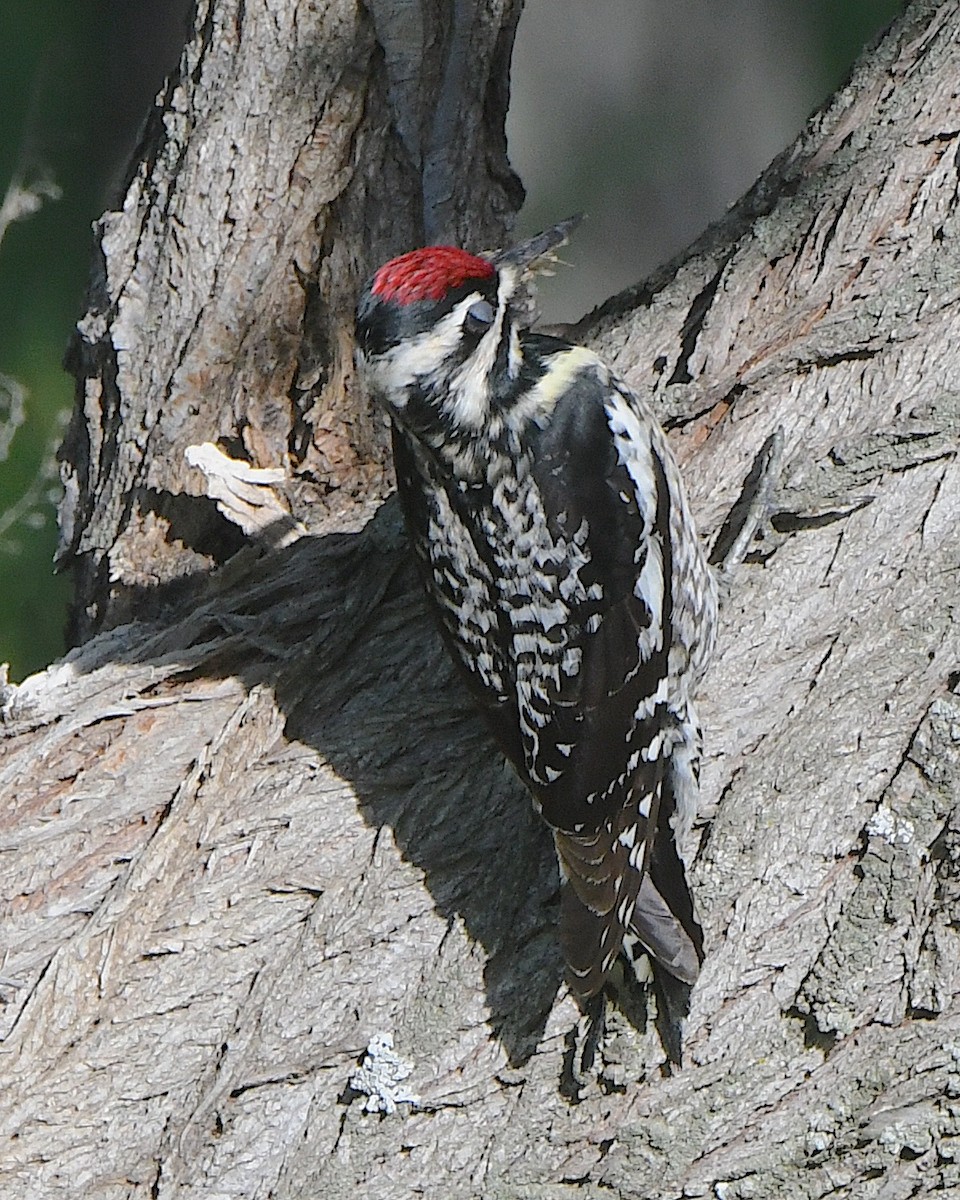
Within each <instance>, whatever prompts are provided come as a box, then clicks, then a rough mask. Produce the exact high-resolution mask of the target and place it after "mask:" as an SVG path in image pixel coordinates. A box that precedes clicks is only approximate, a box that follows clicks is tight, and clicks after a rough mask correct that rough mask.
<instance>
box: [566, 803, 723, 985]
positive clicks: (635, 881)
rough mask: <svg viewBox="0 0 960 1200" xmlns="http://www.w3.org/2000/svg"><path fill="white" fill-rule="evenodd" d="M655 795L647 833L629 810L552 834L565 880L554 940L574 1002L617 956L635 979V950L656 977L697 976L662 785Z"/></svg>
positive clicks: (696, 935)
mask: <svg viewBox="0 0 960 1200" xmlns="http://www.w3.org/2000/svg"><path fill="white" fill-rule="evenodd" d="M659 790H660V791H661V792H662V795H661V796H660V800H659V803H655V804H652V805H651V806H650V812H651V821H652V822H655V829H653V830H649V831H648V823H647V822H645V821H644V820H643V818H641V817H639V815H638V808H637V807H636V806H634V805H631V806H630V807H629V809H624V810H622V811H621V812H619V813H617V814H614V815H613V816H612V817H611V819H610V820H609V821H607V822H605V823H604V824H603V825H602V826H601V828H600V829H599V830H596V831H594V832H591V833H589V834H572V833H567V832H565V831H562V830H556V831H555V832H554V840H555V843H556V847H557V856H558V858H559V860H560V867H561V872H562V875H563V878H564V887H563V893H562V898H561V911H560V941H561V945H562V948H563V953H564V958H565V959H566V963H567V967H568V969H569V973H570V983H571V987H572V989H573V992H574V994H575V996H576V997H577V999H578V1000H579V1001H580V1002H581V1003H583V1002H585V1001H587V1000H589V999H590V997H592V996H595V995H596V994H597V993H598V992H599V991H600V990H601V989H602V988H603V985H604V983H605V982H606V979H607V976H608V975H609V973H610V969H611V967H612V966H613V963H614V961H615V959H616V957H617V955H618V954H619V953H620V951H621V950H625V951H626V952H627V958H628V960H629V961H630V963H631V966H632V967H633V968H634V970H635V971H637V972H638V974H639V971H638V965H639V964H638V963H637V958H638V954H639V952H640V951H641V950H644V951H646V952H647V953H648V954H649V956H650V958H651V960H652V963H653V966H654V969H655V972H656V974H657V975H658V976H662V974H663V973H666V974H667V975H669V976H670V977H671V980H675V981H677V983H678V984H680V985H686V986H687V987H689V985H692V984H693V983H694V982H696V979H697V976H698V974H699V971H700V964H701V962H702V961H703V934H702V932H701V929H700V926H699V924H698V923H697V919H696V917H695V915H694V911H693V901H692V899H691V897H690V891H689V889H688V887H687V882H686V877H685V874H684V868H683V862H682V860H681V858H680V855H679V853H678V852H677V847H676V842H675V839H674V833H673V827H672V823H671V820H670V818H671V817H672V815H673V809H674V801H673V796H672V794H671V789H670V786H669V783H665V784H664V785H662V786H661V787H660V789H659ZM680 990H681V991H682V990H683V988H682V987H681V989H680Z"/></svg>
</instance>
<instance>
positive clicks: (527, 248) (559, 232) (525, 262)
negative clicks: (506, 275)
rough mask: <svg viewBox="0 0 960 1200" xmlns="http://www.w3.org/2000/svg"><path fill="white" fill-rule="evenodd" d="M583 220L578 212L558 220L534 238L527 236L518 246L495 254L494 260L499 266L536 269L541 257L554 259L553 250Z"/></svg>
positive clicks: (562, 242)
mask: <svg viewBox="0 0 960 1200" xmlns="http://www.w3.org/2000/svg"><path fill="white" fill-rule="evenodd" d="M582 220H583V213H577V214H576V215H575V216H572V217H567V219H566V220H565V221H558V222H557V224H556V225H551V226H550V228H549V229H545V230H544V231H543V233H538V234H535V235H534V236H533V237H532V238H527V240H526V241H525V242H521V243H520V244H519V245H518V246H511V247H510V249H509V250H500V251H498V252H497V253H496V254H495V255H494V256H493V262H494V264H495V265H496V266H498V267H499V266H506V265H508V264H509V265H511V266H515V267H520V268H521V270H524V271H527V270H536V266H537V263H538V262H539V261H540V259H543V258H549V259H551V260H552V259H553V255H552V254H551V251H553V250H556V249H557V248H558V247H559V246H562V245H564V243H565V242H566V241H567V240H568V239H569V237H570V234H571V233H572V232H573V231H574V229H576V227H577V226H578V225H579V224H580V222H581V221H582Z"/></svg>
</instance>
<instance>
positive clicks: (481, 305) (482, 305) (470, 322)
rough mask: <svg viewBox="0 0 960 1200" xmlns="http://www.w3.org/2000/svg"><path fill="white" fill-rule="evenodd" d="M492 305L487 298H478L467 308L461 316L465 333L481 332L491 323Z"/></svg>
mask: <svg viewBox="0 0 960 1200" xmlns="http://www.w3.org/2000/svg"><path fill="white" fill-rule="evenodd" d="M493 317H494V312H493V305H492V304H491V303H490V301H489V300H478V301H477V302H476V304H471V305H470V307H469V308H468V309H467V315H466V316H465V317H464V318H463V328H464V329H465V330H466V331H467V333H483V331H484V330H485V329H489V328H490V326H491V325H492V324H493Z"/></svg>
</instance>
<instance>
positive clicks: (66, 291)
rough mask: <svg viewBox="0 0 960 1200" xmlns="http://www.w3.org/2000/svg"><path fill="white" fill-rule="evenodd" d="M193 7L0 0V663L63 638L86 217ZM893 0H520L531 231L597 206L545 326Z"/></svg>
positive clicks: (829, 68) (822, 84) (625, 274)
mask: <svg viewBox="0 0 960 1200" xmlns="http://www.w3.org/2000/svg"><path fill="white" fill-rule="evenodd" d="M189 7H190V5H189V0H31V2H30V3H29V4H27V3H24V2H23V0H21V2H20V3H16V0H14V2H11V3H4V4H2V5H0V198H2V197H3V196H4V194H6V195H7V197H8V200H9V198H10V197H11V196H12V195H13V193H12V192H11V191H10V189H11V187H12V186H13V185H16V184H17V183H18V182H19V183H20V184H23V185H26V186H28V187H32V188H34V189H35V190H36V191H37V192H39V193H40V194H41V195H42V196H44V197H45V198H44V199H43V202H42V204H41V205H40V207H39V210H38V211H37V212H35V213H34V214H33V215H30V216H28V217H26V218H25V219H23V220H17V221H14V222H13V223H9V224H7V223H6V218H7V217H8V216H9V205H6V206H5V213H4V215H3V216H0V239H2V240H0V662H5V661H6V662H9V663H10V677H11V679H13V680H20V679H22V678H23V677H24V676H25V675H26V674H28V673H29V672H31V671H34V670H37V669H39V668H40V667H42V666H44V665H46V664H47V663H48V662H50V661H51V660H52V659H54V658H56V657H57V656H58V655H59V654H61V653H62V652H63V648H64V647H63V640H62V627H63V622H64V612H65V608H66V602H67V595H68V587H69V583H68V581H67V580H65V579H63V578H60V577H56V576H54V575H53V572H52V567H51V559H52V555H53V551H54V547H55V545H56V526H55V519H54V511H55V503H56V493H57V487H56V482H57V474H56V469H55V465H54V453H55V448H56V445H57V442H58V440H59V437H60V436H61V433H62V429H63V422H64V420H65V414H66V413H67V412H68V411H69V409H70V406H71V405H72V403H73V388H72V381H71V380H70V378H69V377H68V376H67V375H65V374H64V373H63V371H62V368H61V360H62V357H63V352H64V348H65V346H66V343H67V339H68V337H69V334H70V329H71V327H72V325H73V322H74V321H76V319H77V318H78V317H79V316H80V315H81V312H82V303H83V291H84V284H85V280H86V275H87V268H88V261H89V255H90V251H91V247H92V237H91V233H90V225H91V222H93V221H94V220H95V219H96V218H97V216H98V215H99V214H100V212H101V211H103V209H105V208H107V207H111V206H114V205H116V204H117V203H119V195H118V191H119V187H120V183H121V180H122V177H123V171H124V166H125V164H126V161H127V159H128V158H129V156H130V154H131V153H132V151H133V148H134V146H135V145H136V141H137V134H138V131H139V129H140V126H141V124H142V122H143V119H144V117H145V115H146V113H147V111H148V109H149V107H150V105H151V104H152V102H153V97H154V95H155V94H156V92H157V91H158V90H159V88H160V87H161V85H162V82H163V79H164V76H165V75H166V74H167V72H168V71H170V70H172V69H173V68H174V66H175V65H176V62H177V58H178V55H179V50H180V46H181V44H182V41H183V38H184V35H185V31H186V28H187V12H188V9H189ZM900 8H901V3H900V0H804V3H803V4H797V3H796V2H795V0H595V2H594V3H585V2H584V0H527V3H526V6H525V10H524V15H523V17H522V19H521V22H520V29H519V33H518V37H517V44H516V49H515V55H514V71H513V90H512V103H511V112H510V117H509V120H508V137H509V144H510V153H511V159H512V161H513V165H514V167H515V168H516V170H517V171H518V172H519V174H520V176H521V177H522V179H523V181H524V183H525V185H526V187H527V193H528V198H527V204H526V207H525V208H524V210H523V212H522V213H521V215H520V219H519V232H520V233H521V234H528V233H533V232H535V231H536V230H537V229H539V228H542V227H543V226H544V225H548V224H551V223H553V222H554V221H556V220H558V219H559V218H560V217H563V216H567V215H569V214H570V213H572V212H577V211H583V212H585V213H586V214H587V216H588V220H587V221H586V222H585V224H584V225H583V226H582V227H581V229H580V230H579V231H578V233H577V237H576V241H575V243H574V245H572V246H571V247H568V248H567V249H566V250H565V251H564V258H565V259H566V260H567V261H568V262H570V263H571V264H573V265H574V267H575V269H571V270H568V269H562V270H561V271H560V273H559V274H558V275H557V276H556V277H555V278H554V279H553V280H550V281H548V282H547V285H546V288H545V291H544V295H543V301H542V308H543V313H544V317H545V318H546V319H547V320H551V321H557V320H574V319H576V318H577V317H579V316H581V315H582V314H583V313H584V312H585V311H586V310H588V309H590V308H592V307H593V306H594V305H596V304H598V303H599V302H600V301H601V300H603V299H605V298H606V297H607V296H608V295H610V294H611V293H613V292H616V291H618V290H620V289H621V288H623V287H626V286H627V285H629V284H632V283H636V282H637V281H638V280H640V279H641V278H643V276H644V275H646V274H647V273H648V272H649V271H650V270H651V269H652V268H653V267H655V266H656V265H657V264H658V263H660V262H662V261H664V260H665V259H666V258H669V257H671V256H672V255H673V254H675V253H676V252H677V251H679V250H681V249H682V248H683V247H684V246H685V245H686V244H687V243H688V242H689V241H691V240H692V239H693V238H694V237H695V236H696V235H697V234H698V233H699V232H700V231H701V230H702V229H703V228H704V226H705V225H707V224H708V223H709V222H710V221H711V220H714V219H715V218H716V217H718V216H719V215H720V214H721V213H722V212H723V211H724V209H725V208H726V207H727V206H728V205H729V204H731V203H732V202H733V201H734V200H736V199H737V198H738V196H739V195H740V194H741V193H742V192H743V191H745V190H746V189H747V188H748V187H749V186H750V184H751V183H752V182H753V181H754V179H755V178H756V177H757V175H758V174H759V173H760V171H761V170H762V169H763V168H764V167H765V166H766V165H767V163H768V162H769V161H770V159H771V158H773V157H774V155H776V154H777V153H778V152H779V151H780V150H781V149H783V147H784V146H785V145H786V144H787V143H788V142H789V141H790V140H791V139H792V138H793V136H794V135H795V134H796V133H797V131H798V130H799V128H800V127H801V125H802V124H803V122H804V121H805V119H806V117H807V116H808V115H809V113H810V112H811V111H812V110H813V109H814V108H815V107H816V106H817V105H819V104H820V103H821V101H823V100H824V99H825V98H826V97H827V96H828V95H829V94H830V93H831V92H832V91H833V90H834V89H835V88H836V87H837V86H838V85H839V84H840V83H841V82H842V80H843V78H844V76H845V75H846V73H847V71H848V70H849V68H850V66H851V64H852V63H853V61H854V59H855V58H856V56H857V54H858V53H859V52H860V50H861V48H862V47H863V46H864V44H865V43H866V42H868V41H869V40H870V39H872V37H873V36H874V35H875V34H876V33H877V32H878V31H879V30H881V29H882V28H883V27H884V26H885V25H886V24H888V23H889V21H890V20H892V18H893V17H894V16H896V15H897V13H898V12H899V11H900Z"/></svg>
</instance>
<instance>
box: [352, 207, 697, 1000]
mask: <svg viewBox="0 0 960 1200" xmlns="http://www.w3.org/2000/svg"><path fill="white" fill-rule="evenodd" d="M576 221H577V218H570V219H568V220H567V221H562V222H559V223H558V224H557V225H554V226H552V227H551V228H549V229H547V230H545V231H543V232H542V233H540V234H537V235H536V236H535V237H532V238H530V239H527V240H526V241H523V242H521V243H519V244H518V245H515V246H513V247H510V248H507V249H503V250H497V251H478V252H472V251H468V250H465V249H461V248H460V247H456V246H447V245H437V246H426V247H422V248H419V249H414V250H411V251H408V252H407V253H404V254H401V255H400V256H399V257H396V258H393V259H391V260H390V261H389V262H386V263H385V264H384V265H382V266H380V267H379V269H377V270H376V271H375V273H374V274H373V275H372V277H371V278H370V279H369V280H368V281H367V283H366V284H365V286H364V287H363V289H362V292H361V294H360V298H359V302H358V304H357V311H356V324H355V335H356V365H357V369H358V372H359V374H360V376H361V377H362V379H363V380H364V381H365V384H366V387H367V389H368V392H369V394H370V395H371V396H372V398H373V399H374V400H375V401H376V402H377V403H378V404H380V405H381V406H382V407H383V408H384V409H385V410H386V412H387V413H388V414H389V416H390V419H391V424H392V440H393V455H394V465H395V468H396V478H397V489H398V492H399V498H400V503H401V506H402V510H403V514H404V518H405V522H406V526H407V530H408V533H409V537H410V541H411V543H412V545H413V548H414V551H415V556H416V560H417V563H418V567H419V574H420V577H421V580H422V583H423V586H424V590H425V592H426V596H427V598H428V601H429V605H430V607H431V609H432V610H433V613H434V615H435V617H436V619H437V623H438V625H439V629H440V633H441V635H442V638H443V641H444V642H445V644H446V647H447V650H448V652H449V654H450V655H451V657H452V659H453V661H454V662H455V663H456V664H457V667H458V669H459V671H460V673H461V674H462V676H463V677H464V679H465V680H466V683H467V685H468V687H469V689H470V692H471V694H472V696H473V698H474V700H475V702H476V704H477V706H478V707H479V709H480V711H481V712H482V714H483V716H484V717H485V719H486V721H487V723H488V725H489V728H490V730H491V731H492V733H493V736H494V738H495V740H496V742H497V744H498V745H499V747H500V749H501V750H502V752H503V754H504V755H505V756H506V758H507V759H508V760H509V762H510V763H511V764H512V766H513V767H514V769H515V770H516V772H517V774H518V775H519V777H520V779H521V780H522V781H523V783H524V784H525V785H526V787H527V789H528V791H529V792H530V795H531V797H532V800H533V803H534V806H535V808H536V810H537V811H538V812H539V814H540V815H541V817H542V818H543V820H544V821H545V822H546V823H547V825H548V826H549V827H550V829H551V831H552V834H553V839H554V843H555V847H556V853H557V859H558V863H559V869H560V878H561V904H560V944H561V947H562V951H563V956H564V959H565V962H566V967H567V974H568V979H569V984H570V989H571V991H572V993H573V995H574V997H575V999H576V1000H577V1001H578V1003H579V1004H580V1005H581V1008H584V1009H586V1008H588V1007H589V1005H590V1004H591V1002H593V1001H594V999H595V998H597V997H600V996H601V995H603V994H604V992H605V990H607V991H609V990H610V987H611V986H612V985H615V976H616V973H617V972H616V968H615V964H616V961H617V959H618V956H620V955H623V956H624V958H625V959H626V962H627V964H628V966H629V967H631V968H632V969H633V971H634V972H635V974H636V976H637V978H638V979H640V980H646V979H649V968H652V971H653V976H654V980H655V982H659V983H660V984H661V986H662V988H663V989H664V990H665V991H666V993H667V995H668V996H669V997H671V998H672V999H671V1001H670V1002H671V1004H672V1005H673V1007H674V1010H675V1012H679V1017H676V1018H675V1019H677V1020H679V1019H680V1018H682V1016H683V1015H685V1014H686V1013H687V1012H688V1008H689V995H690V990H691V988H692V986H693V984H694V983H695V982H696V979H697V977H698V974H699V971H700V966H701V964H702V962H703V958H704V948H703V934H702V930H701V926H700V924H699V921H698V919H697V916H696V913H695V911H694V906H693V901H692V899H691V894H690V889H689V886H688V883H687V879H686V873H685V868H684V862H683V859H682V858H681V855H680V852H679V850H678V841H679V842H680V843H681V844H682V841H683V839H684V837H685V835H686V833H687V832H688V831H689V828H690V826H691V824H692V822H693V820H694V817H695V815H696V811H697V806H698V793H699V763H700V757H701V730H700V723H699V720H698V717H697V712H696V708H695V696H696V692H697V689H698V687H699V685H700V683H701V681H702V679H703V676H704V674H705V672H706V669H707V666H708V664H709V661H710V657H711V654H712V651H713V647H714V643H715V637H716V623H717V587H716V582H715V579H714V576H713V573H712V571H711V568H710V567H709V565H708V563H707V559H706V556H705V553H704V550H703V547H702V545H701V541H700V538H699V535H698V533H697V529H696V526H695V523H694V520H693V516H692V514H691V510H690V504H689V502H688V499H687V495H686V492H685V489H684V485H683V481H682V479H681V476H680V471H679V468H678V466H677V462H676V460H675V458H674V456H673V453H672V452H671V450H670V447H669V444H668V441H667V438H666V436H665V434H664V431H663V429H662V428H661V426H660V424H659V422H658V421H657V419H656V416H655V414H654V412H653V410H652V408H651V406H650V404H649V403H648V402H647V401H646V400H645V399H643V398H642V397H641V396H640V395H638V394H637V392H635V391H634V390H632V389H631V388H630V387H628V386H627V384H626V383H625V382H624V381H623V379H621V378H620V377H619V376H618V375H617V374H616V372H615V371H613V370H612V369H611V368H610V367H609V366H608V365H607V364H606V363H605V362H604V361H603V360H602V359H601V358H600V357H598V356H597V355H596V354H594V353H593V352H592V351H591V350H589V349H587V348H585V347H582V346H577V345H575V344H572V343H570V342H568V341H566V340H564V339H562V338H558V337H555V336H551V335H549V334H547V333H545V332H539V331H537V330H536V329H535V328H534V324H535V316H536V310H535V303H534V299H533V290H534V282H535V276H536V274H537V273H538V272H539V271H542V270H544V269H545V268H548V267H549V265H550V264H551V263H552V262H553V261H554V260H555V258H556V251H557V249H558V248H559V246H561V245H562V244H563V243H564V242H565V241H566V240H567V238H568V236H569V234H570V232H571V230H572V228H573V227H574V225H575V224H576ZM648 964H649V966H648ZM677 997H679V999H677Z"/></svg>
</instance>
